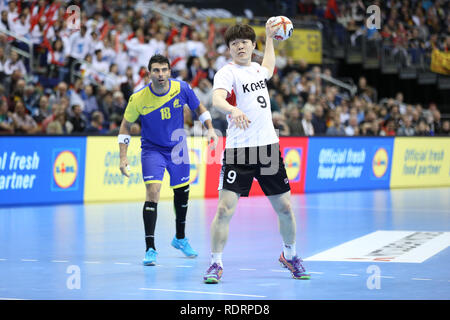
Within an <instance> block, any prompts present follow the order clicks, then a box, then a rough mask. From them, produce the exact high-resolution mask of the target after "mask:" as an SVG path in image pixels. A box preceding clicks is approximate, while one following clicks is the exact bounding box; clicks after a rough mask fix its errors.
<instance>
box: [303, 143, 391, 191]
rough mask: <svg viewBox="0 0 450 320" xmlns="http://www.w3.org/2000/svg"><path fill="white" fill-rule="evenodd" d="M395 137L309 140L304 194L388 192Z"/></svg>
mask: <svg viewBox="0 0 450 320" xmlns="http://www.w3.org/2000/svg"><path fill="white" fill-rule="evenodd" d="M393 145H394V138H372V137H371V138H363V137H355V138H350V137H330V138H325V137H312V138H309V146H308V161H307V169H306V182H305V192H322V191H324V192H325V191H340V190H364V189H366V190H368V189H369V190H370V189H389V183H390V175H391V167H392V151H393Z"/></svg>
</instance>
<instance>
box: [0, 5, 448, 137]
mask: <svg viewBox="0 0 450 320" xmlns="http://www.w3.org/2000/svg"><path fill="white" fill-rule="evenodd" d="M171 2H173V1H171ZM383 2H384V1H383ZM345 3H348V4H342V5H340V4H339V3H335V1H312V0H311V1H308V0H303V1H298V2H296V3H295V10H296V12H297V13H298V14H299V15H323V16H324V17H325V18H329V19H335V20H336V23H339V24H340V25H342V26H343V27H345V28H347V29H351V28H354V30H355V34H356V33H357V32H358V30H359V28H361V27H362V24H361V21H360V20H358V19H357V17H358V14H359V11H358V10H360V9H361V8H360V7H361V6H363V5H364V4H363V3H362V2H361V1H350V2H345ZM386 3H387V4H386ZM386 3H384V4H383V19H384V20H383V21H386V23H383V28H382V30H381V32H378V35H376V36H381V37H392V38H393V39H394V41H395V42H396V43H397V44H398V45H399V48H400V47H401V46H402V45H403V44H405V43H407V44H408V46H409V45H411V46H412V45H413V44H414V43H416V42H415V41H414V39H415V38H414V37H416V38H418V39H419V40H418V42H417V43H416V44H417V45H418V48H426V47H427V46H433V45H438V46H440V48H442V49H443V50H448V46H449V44H450V41H449V37H448V36H447V38H445V40H444V41H441V40H442V39H441V37H440V35H441V34H442V33H445V32H447V35H448V31H449V29H448V28H449V26H450V23H449V22H450V20H449V19H450V15H449V14H448V10H444V9H442V8H444V5H445V4H446V3H448V1H434V3H433V2H432V1H386ZM71 4H75V5H78V6H79V7H80V8H81V11H80V13H81V16H80V18H81V23H80V26H79V27H80V28H79V29H73V27H72V22H73V20H71V18H72V16H71V14H70V13H67V11H66V8H67V7H68V6H69V5H71ZM151 4H152V5H154V6H155V7H156V8H159V9H160V10H162V11H164V12H170V13H172V14H174V15H177V16H179V17H182V18H185V19H188V20H189V21H190V22H191V25H190V26H187V25H183V24H179V23H176V22H173V21H169V22H167V21H166V19H165V18H164V17H163V16H161V15H160V14H158V13H155V12H154V11H151V10H150V11H149V10H144V9H145V8H144V7H139V6H137V5H136V3H135V1H130V0H128V1H114V0H105V1H98V0H86V1H70V2H68V1H67V2H66V1H45V0H39V1H5V0H0V12H1V20H0V30H6V31H7V32H11V33H14V34H16V35H19V36H20V37H23V38H25V39H27V41H21V40H20V39H21V38H19V39H15V38H13V37H11V36H9V35H8V33H2V32H0V134H117V133H118V127H119V125H120V122H121V120H122V117H123V112H124V110H125V107H126V105H127V101H128V98H129V97H130V95H131V94H132V93H133V92H134V91H136V90H138V89H140V88H142V87H143V86H145V85H147V84H148V83H149V77H148V73H147V65H148V61H149V59H150V57H151V56H152V55H153V54H156V53H161V54H164V55H166V56H168V57H169V59H170V61H171V69H172V76H173V77H174V78H177V79H182V80H185V81H187V82H189V83H190V85H191V87H192V88H193V89H194V91H195V92H196V94H197V96H198V97H199V99H200V101H201V102H202V103H203V104H204V105H205V106H206V107H207V108H208V109H209V110H210V111H211V114H212V117H213V124H214V126H215V127H216V128H217V129H218V130H220V131H222V134H223V135H225V131H226V126H227V123H226V120H225V116H224V115H223V114H221V113H220V112H218V111H217V110H215V109H214V108H213V107H212V103H211V97H212V82H213V78H214V74H215V72H216V71H217V70H218V69H220V68H221V67H222V66H223V65H224V64H226V63H227V62H228V61H229V60H230V56H229V54H228V52H227V50H226V45H225V44H224V43H223V37H222V36H223V32H224V31H225V27H220V26H218V25H215V24H214V22H209V21H208V20H207V19H205V17H204V15H202V14H201V13H200V10H199V9H197V8H185V7H183V6H182V5H176V4H166V3H163V2H162V1H152V2H151ZM335 9H336V10H335ZM399 21H400V22H399ZM404 22H406V23H404ZM402 25H403V27H406V29H405V32H403V31H402V30H401V28H403V27H402ZM411 37H413V38H414V39H413V38H411ZM28 41H29V42H28ZM30 43H31V50H32V53H33V63H34V66H33V68H32V69H31V68H30V60H29V58H26V57H23V56H21V55H19V54H18V53H17V51H16V50H14V49H13V48H14V47H15V48H19V49H21V50H23V51H24V52H27V50H30ZM411 48H412V47H408V48H406V49H405V50H407V51H408V50H409V49H411ZM320 74H326V75H329V76H333V74H332V73H331V71H330V70H329V69H326V68H323V67H322V66H317V65H315V66H311V65H308V64H307V63H306V62H305V61H293V60H292V59H291V58H289V57H286V56H284V55H283V54H281V55H280V56H279V57H278V60H277V70H276V73H275V74H274V76H273V77H272V78H271V80H270V81H269V82H268V87H269V93H270V97H271V106H272V113H273V122H274V126H275V128H276V129H278V130H279V135H280V136H319V135H321V136H323V135H329V136H395V135H398V136H431V135H447V136H448V135H450V121H449V120H448V119H441V114H440V111H439V109H438V107H437V106H436V104H435V103H433V102H432V101H430V102H429V103H428V104H427V105H421V104H417V103H414V102H409V101H404V99H403V94H402V93H401V92H398V93H397V95H396V96H395V97H388V98H384V97H383V98H380V97H378V92H377V90H376V88H374V87H372V86H371V85H370V83H367V80H366V79H365V78H364V76H361V77H360V78H359V82H358V84H357V85H358V91H357V93H356V94H355V95H351V94H349V92H346V91H343V90H341V89H340V88H339V87H337V86H335V85H330V84H329V83H327V82H325V81H324V80H322V78H321V77H320V76H319V75H320ZM194 117H195V115H194V114H191V113H190V112H189V109H187V108H185V122H186V124H185V127H186V129H187V130H189V131H190V132H191V133H193V134H194V133H195V132H196V130H199V132H201V125H200V124H199V122H198V121H194V120H195V118H194ZM139 132H140V127H139V123H136V124H135V125H134V127H133V129H132V133H133V134H139Z"/></svg>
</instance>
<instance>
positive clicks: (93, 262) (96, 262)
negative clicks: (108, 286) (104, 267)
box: [84, 261, 100, 264]
mask: <svg viewBox="0 0 450 320" xmlns="http://www.w3.org/2000/svg"><path fill="white" fill-rule="evenodd" d="M84 263H91V264H99V263H100V261H85V262H84Z"/></svg>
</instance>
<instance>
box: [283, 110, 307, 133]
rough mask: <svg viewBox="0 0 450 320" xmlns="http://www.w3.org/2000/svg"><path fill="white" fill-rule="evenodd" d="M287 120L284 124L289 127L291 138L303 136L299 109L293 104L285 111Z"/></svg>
mask: <svg viewBox="0 0 450 320" xmlns="http://www.w3.org/2000/svg"><path fill="white" fill-rule="evenodd" d="M286 115H287V119H286V123H287V125H288V127H289V132H290V135H291V136H296V137H299V136H304V135H305V131H304V130H303V126H302V123H301V118H300V109H299V107H298V106H297V105H295V104H290V105H289V107H288V108H287V111H286Z"/></svg>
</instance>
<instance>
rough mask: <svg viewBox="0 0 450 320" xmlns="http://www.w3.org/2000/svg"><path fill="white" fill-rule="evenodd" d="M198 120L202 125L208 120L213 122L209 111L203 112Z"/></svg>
mask: <svg viewBox="0 0 450 320" xmlns="http://www.w3.org/2000/svg"><path fill="white" fill-rule="evenodd" d="M198 120H200V121H201V122H202V124H205V121H206V120H211V113H209V111H205V112H203V113H202V114H201V115H200V116H199V117H198Z"/></svg>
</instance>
